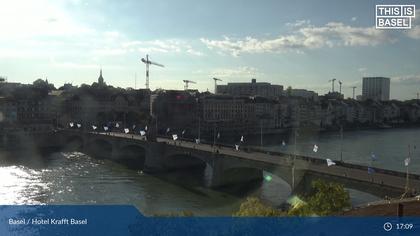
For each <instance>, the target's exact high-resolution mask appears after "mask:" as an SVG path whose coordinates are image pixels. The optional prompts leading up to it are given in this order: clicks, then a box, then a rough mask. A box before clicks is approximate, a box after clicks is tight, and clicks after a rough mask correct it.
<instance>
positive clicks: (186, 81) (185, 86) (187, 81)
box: [183, 79, 196, 90]
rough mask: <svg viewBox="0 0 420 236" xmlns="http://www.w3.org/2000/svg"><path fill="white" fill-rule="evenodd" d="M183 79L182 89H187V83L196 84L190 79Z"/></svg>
mask: <svg viewBox="0 0 420 236" xmlns="http://www.w3.org/2000/svg"><path fill="white" fill-rule="evenodd" d="M183 81H184V83H185V85H184V90H188V84H189V83H192V84H196V82H194V81H191V80H187V79H184V80H183Z"/></svg>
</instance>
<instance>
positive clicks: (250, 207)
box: [233, 197, 284, 217]
mask: <svg viewBox="0 0 420 236" xmlns="http://www.w3.org/2000/svg"><path fill="white" fill-rule="evenodd" d="M283 215H284V213H283V212H281V211H279V210H277V209H274V208H272V207H270V206H267V205H265V204H264V203H262V202H261V200H260V199H258V198H256V197H249V198H247V199H246V201H245V202H243V203H242V204H241V206H240V207H239V211H237V212H236V213H234V214H233V216H251V217H253V216H283Z"/></svg>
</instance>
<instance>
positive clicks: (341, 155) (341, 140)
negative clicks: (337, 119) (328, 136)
mask: <svg viewBox="0 0 420 236" xmlns="http://www.w3.org/2000/svg"><path fill="white" fill-rule="evenodd" d="M340 161H341V162H343V125H341V126H340Z"/></svg>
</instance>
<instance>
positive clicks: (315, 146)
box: [313, 144, 318, 152]
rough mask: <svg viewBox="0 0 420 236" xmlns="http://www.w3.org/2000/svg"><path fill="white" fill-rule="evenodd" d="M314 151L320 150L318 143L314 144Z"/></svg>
mask: <svg viewBox="0 0 420 236" xmlns="http://www.w3.org/2000/svg"><path fill="white" fill-rule="evenodd" d="M313 151H314V152H318V146H317V145H316V144H315V145H314V149H313Z"/></svg>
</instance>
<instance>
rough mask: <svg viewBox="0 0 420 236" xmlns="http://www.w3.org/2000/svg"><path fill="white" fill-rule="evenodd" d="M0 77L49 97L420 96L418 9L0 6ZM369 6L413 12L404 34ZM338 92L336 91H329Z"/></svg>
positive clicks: (299, 4)
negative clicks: (380, 26)
mask: <svg viewBox="0 0 420 236" xmlns="http://www.w3.org/2000/svg"><path fill="white" fill-rule="evenodd" d="M0 4H1V5H0V6H1V7H0V29H1V36H0V76H4V77H7V79H8V81H9V82H20V83H32V82H33V81H34V80H36V79H38V78H43V79H45V78H47V79H48V81H49V82H50V83H54V84H55V85H56V87H59V86H61V85H63V84H64V83H72V84H73V85H80V84H82V83H86V84H91V83H93V82H95V81H97V78H98V76H99V70H100V68H102V70H103V77H104V79H105V82H106V83H107V84H110V85H113V86H118V87H123V88H127V87H132V88H144V87H145V65H144V64H143V63H142V62H141V58H142V57H145V55H146V54H148V55H149V57H150V59H151V60H152V61H155V62H158V63H160V64H163V65H164V66H165V67H164V68H161V67H156V66H151V68H150V88H151V89H156V88H163V89H183V86H184V83H183V80H185V79H187V80H192V81H195V82H196V84H190V88H192V89H199V90H200V91H206V90H209V91H211V92H213V90H214V82H213V79H212V78H213V77H217V78H219V79H222V80H223V81H221V82H219V84H225V83H229V82H248V81H251V79H252V78H256V79H257V81H259V82H270V83H272V84H280V85H283V86H284V87H285V88H286V87H288V86H291V87H292V88H302V89H308V90H313V91H315V92H318V93H319V94H324V93H326V92H328V91H330V90H331V83H330V82H328V81H329V80H330V79H332V78H336V79H337V80H340V81H342V84H343V88H342V91H343V93H344V94H345V96H346V97H351V96H352V88H351V87H353V86H356V87H357V89H356V95H357V94H361V89H362V86H361V82H362V77H364V76H385V77H390V78H391V98H393V99H399V100H405V99H413V98H415V97H416V94H417V93H418V92H420V0H412V1H408V0H406V1H395V0H388V1H373V0H355V1H335V0H311V1H309V0H307V1H302V0H295V1H281V0H264V1H255V0H230V1H225V0H212V1H204V0H177V1H173V0H121V1H105V0H92V1H85V0H62V1H56V0H55V1H52V0H51V1H49V0H34V1H23V0H0ZM375 4H415V5H416V6H417V11H416V13H417V14H416V15H417V18H414V19H413V21H412V29H409V30H377V29H375V25H374V24H375V18H374V17H375ZM335 85H336V86H335V87H336V88H337V87H338V84H337V83H336V84H335Z"/></svg>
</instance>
